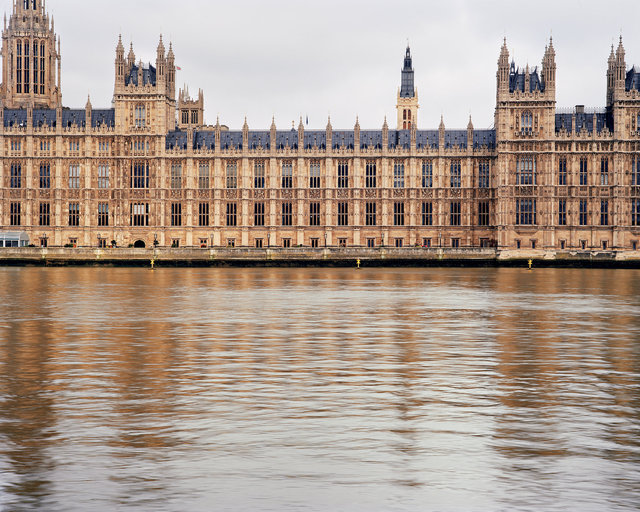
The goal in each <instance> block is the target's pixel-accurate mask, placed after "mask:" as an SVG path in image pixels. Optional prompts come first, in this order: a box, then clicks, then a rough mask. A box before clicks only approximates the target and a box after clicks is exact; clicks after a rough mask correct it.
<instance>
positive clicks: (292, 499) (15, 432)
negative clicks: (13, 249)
mask: <svg viewBox="0 0 640 512" xmlns="http://www.w3.org/2000/svg"><path fill="white" fill-rule="evenodd" d="M0 290H2V292H0V293H1V294H2V299H3V300H2V301H0V510H11V511H14V510H15V511H22V510H46V511H61V512H62V511H65V512H66V511H86V510H92V511H112V510H135V511H149V510H154V511H182V510H185V511H186V510H188V511H209V510H225V511H227V510H228V511H236V510H237V511H244V510H255V511H272V510H273V511H324V510H332V511H338V510H343V511H444V512H447V511H469V510H478V511H485V510H487V511H494V510H496V511H497V510H505V511H573V510H575V511H598V512H600V511H603V510H607V511H632V510H633V511H635V510H638V504H639V503H640V293H639V292H640V271H634V270H582V269H581V270H566V269H545V270H536V271H534V272H527V271H525V270H520V269H363V270H360V271H356V270H354V269H160V270H157V271H155V272H151V271H148V270H144V269H109V268H102V269H94V268H66V269H35V268H11V269H0Z"/></svg>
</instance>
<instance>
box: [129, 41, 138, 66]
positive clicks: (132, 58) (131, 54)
mask: <svg viewBox="0 0 640 512" xmlns="http://www.w3.org/2000/svg"><path fill="white" fill-rule="evenodd" d="M135 65H136V54H135V52H134V51H133V43H131V46H130V47H129V56H128V57H127V67H128V68H129V71H131V68H132V67H133V66H135Z"/></svg>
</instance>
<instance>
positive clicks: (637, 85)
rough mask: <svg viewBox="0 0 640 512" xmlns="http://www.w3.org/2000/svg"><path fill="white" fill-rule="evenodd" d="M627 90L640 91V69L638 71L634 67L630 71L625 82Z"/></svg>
mask: <svg viewBox="0 0 640 512" xmlns="http://www.w3.org/2000/svg"><path fill="white" fill-rule="evenodd" d="M625 88H626V90H627V91H631V90H635V91H640V69H636V67H635V66H634V67H632V68H631V69H630V70H629V72H628V73H627V79H626V81H625Z"/></svg>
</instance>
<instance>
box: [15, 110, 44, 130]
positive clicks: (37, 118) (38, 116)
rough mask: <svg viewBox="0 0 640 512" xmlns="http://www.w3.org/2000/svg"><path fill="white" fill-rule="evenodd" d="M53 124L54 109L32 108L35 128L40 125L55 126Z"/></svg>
mask: <svg viewBox="0 0 640 512" xmlns="http://www.w3.org/2000/svg"><path fill="white" fill-rule="evenodd" d="M5 115H6V114H5ZM55 125H56V111H55V110H34V111H33V126H34V127H35V128H39V127H41V126H48V127H50V128H52V127H55Z"/></svg>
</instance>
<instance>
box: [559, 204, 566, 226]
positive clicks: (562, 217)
mask: <svg viewBox="0 0 640 512" xmlns="http://www.w3.org/2000/svg"><path fill="white" fill-rule="evenodd" d="M566 225H567V200H566V199H560V200H559V201H558V226H566Z"/></svg>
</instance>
